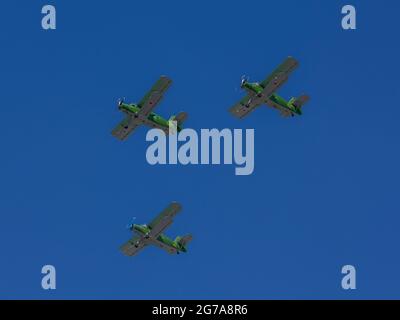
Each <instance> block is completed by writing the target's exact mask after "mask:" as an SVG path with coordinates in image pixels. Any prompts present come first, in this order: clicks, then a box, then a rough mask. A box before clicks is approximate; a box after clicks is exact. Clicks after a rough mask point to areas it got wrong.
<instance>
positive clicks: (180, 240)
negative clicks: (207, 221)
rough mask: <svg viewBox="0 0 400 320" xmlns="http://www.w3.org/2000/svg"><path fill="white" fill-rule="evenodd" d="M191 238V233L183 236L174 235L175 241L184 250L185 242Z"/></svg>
mask: <svg viewBox="0 0 400 320" xmlns="http://www.w3.org/2000/svg"><path fill="white" fill-rule="evenodd" d="M192 240H193V236H192V235H191V234H187V235H185V236H183V237H179V236H178V237H176V238H175V241H176V242H177V243H178V244H179V245H180V246H181V248H183V249H184V250H186V246H187V244H188V243H189V242H190V241H192Z"/></svg>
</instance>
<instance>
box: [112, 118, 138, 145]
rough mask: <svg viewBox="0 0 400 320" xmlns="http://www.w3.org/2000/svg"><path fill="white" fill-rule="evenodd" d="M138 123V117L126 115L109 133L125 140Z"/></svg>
mask: <svg viewBox="0 0 400 320" xmlns="http://www.w3.org/2000/svg"><path fill="white" fill-rule="evenodd" d="M140 124H141V121H140V120H139V119H137V118H135V117H132V116H127V117H126V118H125V119H124V120H122V121H121V122H120V123H119V124H118V125H117V126H116V127H115V128H114V130H113V131H112V132H111V134H112V135H113V136H114V137H116V138H117V139H119V140H125V139H126V138H127V137H128V136H129V135H130V134H131V133H132V132H133V130H135V129H136V128H137V127H138V126H139V125H140Z"/></svg>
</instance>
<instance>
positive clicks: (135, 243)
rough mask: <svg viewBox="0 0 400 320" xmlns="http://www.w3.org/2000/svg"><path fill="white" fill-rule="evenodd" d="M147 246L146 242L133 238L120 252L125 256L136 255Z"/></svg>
mask: <svg viewBox="0 0 400 320" xmlns="http://www.w3.org/2000/svg"><path fill="white" fill-rule="evenodd" d="M146 245H147V243H146V241H145V240H144V239H143V238H140V237H133V238H131V239H130V240H128V241H127V242H126V243H124V244H123V245H122V246H121V248H120V249H121V251H122V252H123V253H124V254H125V255H127V256H133V255H135V254H137V253H138V252H139V251H140V250H142V249H143V248H144V247H145V246H146Z"/></svg>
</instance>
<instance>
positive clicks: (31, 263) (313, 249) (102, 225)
mask: <svg viewBox="0 0 400 320" xmlns="http://www.w3.org/2000/svg"><path fill="white" fill-rule="evenodd" d="M46 3H48V2H46V1H21V0H19V1H7V2H6V3H3V4H2V10H1V12H2V14H1V16H2V17H1V19H0V41H1V42H0V43H1V50H0V58H1V59H0V71H1V72H0V84H1V89H0V103H1V109H0V110H1V114H0V147H1V157H0V172H1V176H0V191H1V197H0V215H1V223H0V251H1V260H0V261H1V265H0V298H39V299H41V298H142V299H147V298H168V299H175V298H176V299H189V298H256V299H266V298H343V299H350V298H400V275H399V270H400V257H399V249H398V245H399V241H400V235H399V232H398V230H399V224H400V217H399V214H400V210H399V209H400V206H399V202H398V201H399V189H400V188H399V172H400V169H399V160H400V151H399V126H398V122H399V116H400V105H399V101H400V93H399V92H400V91H399V89H398V84H399V81H398V75H399V74H400V68H399V67H400V63H399V59H398V57H399V56H400V45H399V42H398V30H399V25H398V12H399V10H400V4H399V3H398V2H396V1H384V2H378V1H356V0H352V1H350V3H352V4H354V5H355V6H356V8H357V14H358V16H357V17H358V19H357V22H358V24H357V27H358V29H357V30H356V31H344V30H342V28H341V13H340V12H341V7H342V6H343V5H344V4H347V3H348V1H333V0H332V1H320V0H318V1H317V0H314V1H313V0H305V1H297V0H291V1H290V0H286V1H253V2H251V3H247V2H244V1H176V0H174V1H152V2H151V3H148V4H144V2H143V1H140V2H139V1H107V2H106V1H77V0H75V1H51V3H52V4H55V5H56V8H57V30H56V31H47V32H46V31H43V30H42V29H41V25H40V21H41V16H42V15H41V7H42V5H44V4H46ZM288 55H293V56H294V57H296V58H297V59H298V60H299V61H300V64H301V65H300V68H299V69H298V70H296V72H295V73H294V74H293V76H292V77H291V79H290V81H289V82H288V83H287V84H286V85H285V87H284V88H282V90H281V91H280V93H281V94H282V95H283V96H285V97H290V96H292V95H298V94H300V93H302V92H307V93H309V94H310V95H311V96H312V100H311V102H310V103H309V104H308V105H306V106H305V107H304V116H303V117H298V118H293V119H284V118H281V117H280V116H279V115H278V113H277V112H275V111H274V110H272V109H267V108H261V109H259V110H257V112H255V113H253V114H252V115H251V116H250V117H248V118H247V119H246V120H243V121H239V120H237V119H235V118H233V117H232V116H231V115H230V114H229V113H228V112H227V109H228V108H229V107H230V106H231V105H232V104H233V103H235V102H236V101H237V100H238V99H240V98H241V97H242V96H243V93H242V92H241V91H240V90H238V87H239V83H240V77H241V75H243V74H246V75H248V76H250V78H251V80H254V81H256V80H262V79H263V78H264V77H265V76H266V75H267V74H268V73H269V72H270V71H272V70H273V68H274V67H275V66H276V65H277V64H279V63H280V62H281V61H282V60H283V59H284V58H285V57H286V56H288ZM161 74H166V75H168V76H170V77H171V78H172V79H173V81H174V82H173V85H172V87H171V89H170V90H169V91H168V93H167V95H166V97H165V99H164V100H163V102H162V104H160V105H159V106H158V108H157V112H159V113H160V114H161V115H164V116H169V115H170V114H172V113H174V112H177V111H182V110H184V111H187V112H188V113H189V119H188V121H187V123H186V125H187V126H188V127H191V128H194V129H196V130H199V129H201V128H214V127H215V128H218V129H223V128H254V129H255V143H256V149H255V172H254V174H253V175H251V176H247V177H238V176H235V175H234V168H233V167H232V166H188V167H184V166H156V167H151V166H150V165H148V164H147V162H146V159H145V151H146V148H147V147H148V145H149V143H147V142H146V141H145V135H146V130H147V129H146V128H144V127H142V128H140V129H139V130H138V131H137V132H136V133H135V134H134V135H132V136H131V137H130V139H129V140H128V141H127V142H126V143H120V142H119V141H117V140H115V139H114V138H113V137H112V136H111V134H110V131H111V129H112V128H113V126H114V125H115V124H116V123H118V122H119V121H120V120H121V118H122V115H121V114H120V113H119V112H118V110H117V108H116V101H117V99H118V98H119V97H126V98H127V100H129V101H136V100H138V99H140V98H141V97H142V95H143V94H144V93H145V92H146V90H147V89H148V88H149V87H150V86H151V85H152V83H153V82H154V81H155V80H156V79H157V78H158V77H159V76H160V75H161ZM172 200H176V201H179V202H181V203H182V205H183V211H182V213H181V214H180V215H179V216H178V217H177V219H176V221H175V224H174V225H173V226H172V227H171V228H170V229H168V230H167V235H170V236H172V237H174V236H176V235H178V234H184V233H186V232H191V233H193V235H194V240H193V242H192V243H191V244H190V252H189V253H188V254H182V255H179V256H170V255H168V254H167V253H165V252H163V251H160V250H157V249H156V248H152V247H151V248H147V249H146V250H144V251H142V252H141V253H140V254H139V255H138V256H136V257H134V258H127V257H125V256H123V255H122V254H121V253H120V252H119V250H118V248H119V246H120V245H121V244H122V243H123V242H124V241H126V240H127V239H128V238H129V237H130V234H129V232H128V231H127V230H126V229H125V226H126V224H127V223H129V222H130V221H131V219H132V217H136V222H137V223H147V222H149V221H150V220H151V219H152V218H153V217H154V216H155V215H156V214H157V213H158V212H159V211H160V210H162V209H163V208H164V207H165V206H166V205H167V204H168V203H169V202H170V201H172ZM45 264H52V265H54V266H55V267H56V269H57V290H56V291H52V292H45V291H44V290H42V289H41V285H40V283H41V278H42V275H41V272H40V271H41V268H42V266H43V265H45ZM346 264H352V265H354V266H355V267H356V268H357V287H358V288H357V290H355V291H352V292H348V291H344V290H342V289H341V286H340V282H341V277H342V275H341V272H340V271H341V267H342V266H343V265H346Z"/></svg>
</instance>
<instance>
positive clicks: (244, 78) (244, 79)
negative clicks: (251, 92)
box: [240, 75, 249, 88]
mask: <svg viewBox="0 0 400 320" xmlns="http://www.w3.org/2000/svg"><path fill="white" fill-rule="evenodd" d="M247 82H249V77H248V76H246V75H243V76H242V78H241V82H240V87H241V88H243V86H244V85H245V84H246V83H247Z"/></svg>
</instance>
